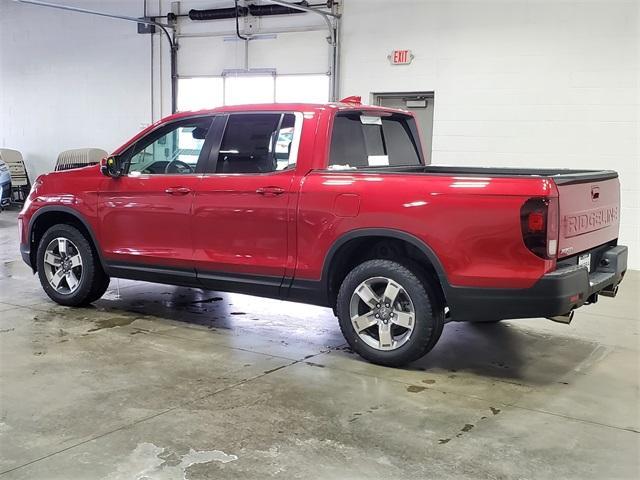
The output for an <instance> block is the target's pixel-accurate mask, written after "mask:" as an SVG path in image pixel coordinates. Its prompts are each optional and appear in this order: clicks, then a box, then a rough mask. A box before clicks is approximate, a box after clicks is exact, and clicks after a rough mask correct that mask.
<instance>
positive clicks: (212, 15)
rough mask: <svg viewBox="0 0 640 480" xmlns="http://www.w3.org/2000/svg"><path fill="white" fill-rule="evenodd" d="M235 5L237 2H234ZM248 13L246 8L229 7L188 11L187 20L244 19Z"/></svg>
mask: <svg viewBox="0 0 640 480" xmlns="http://www.w3.org/2000/svg"><path fill="white" fill-rule="evenodd" d="M236 3H237V2H236ZM248 13H249V9H248V8H247V7H238V6H236V7H231V8H216V9H207V10H196V9H191V10H189V18H190V19H191V20H195V21H203V20H224V19H227V18H235V17H246V16H247V14H248Z"/></svg>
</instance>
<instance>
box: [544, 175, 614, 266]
mask: <svg viewBox="0 0 640 480" xmlns="http://www.w3.org/2000/svg"><path fill="white" fill-rule="evenodd" d="M556 184H557V186H558V192H559V196H560V200H559V203H560V232H559V239H558V257H559V258H563V257H568V256H570V255H575V254H577V253H580V252H584V251H585V250H589V249H591V248H594V247H597V246H599V245H602V244H605V243H607V242H609V241H611V240H614V239H616V238H618V228H619V225H620V183H619V181H618V179H617V178H611V179H606V180H595V179H594V180H593V181H580V182H563V181H562V180H561V178H558V179H557V180H556Z"/></svg>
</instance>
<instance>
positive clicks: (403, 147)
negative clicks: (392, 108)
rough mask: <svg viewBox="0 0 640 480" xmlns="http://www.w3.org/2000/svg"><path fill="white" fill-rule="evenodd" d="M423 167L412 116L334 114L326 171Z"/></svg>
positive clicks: (395, 114)
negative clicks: (327, 169)
mask: <svg viewBox="0 0 640 480" xmlns="http://www.w3.org/2000/svg"><path fill="white" fill-rule="evenodd" d="M423 164H424V162H423V160H422V151H421V149H420V142H419V137H418V132H417V127H416V123H415V120H414V119H413V117H412V116H410V115H403V114H399V113H394V114H382V115H381V114H379V113H377V112H376V113H371V112H360V111H350V112H341V113H338V114H337V115H336V117H335V119H334V121H333V131H332V134H331V148H330V152H329V166H328V168H329V170H353V169H362V168H372V167H374V168H375V167H399V166H416V165H423Z"/></svg>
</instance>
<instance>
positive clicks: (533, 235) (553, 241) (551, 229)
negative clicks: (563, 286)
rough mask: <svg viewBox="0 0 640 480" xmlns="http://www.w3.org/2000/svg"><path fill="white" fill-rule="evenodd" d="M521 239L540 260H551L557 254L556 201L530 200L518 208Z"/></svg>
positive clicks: (551, 199) (552, 199)
mask: <svg viewBox="0 0 640 480" xmlns="http://www.w3.org/2000/svg"><path fill="white" fill-rule="evenodd" d="M520 227H521V228H522V239H523V240H524V244H525V245H526V246H527V248H528V249H529V250H531V251H532V252H533V253H535V254H536V255H537V256H539V257H540V258H545V259H552V258H555V257H556V254H557V253H558V199H557V198H546V197H544V198H543V197H534V198H530V199H529V200H527V201H526V202H524V205H522V208H520Z"/></svg>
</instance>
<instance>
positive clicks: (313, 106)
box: [157, 102, 409, 123]
mask: <svg viewBox="0 0 640 480" xmlns="http://www.w3.org/2000/svg"><path fill="white" fill-rule="evenodd" d="M325 109H336V110H339V111H344V110H375V111H381V112H389V113H404V114H408V113H409V112H408V111H406V110H401V109H396V108H388V107H381V106H378V105H365V104H360V103H341V102H331V103H255V104H248V105H226V106H223V107H216V108H209V109H202V110H189V111H183V112H178V113H174V114H173V115H169V116H167V117H165V118H163V119H162V120H160V121H159V122H157V123H164V122H166V121H169V120H175V119H179V118H183V117H189V116H191V115H194V114H195V115H197V114H207V113H225V112H247V111H252V112H262V111H283V110H286V111H290V112H317V111H321V110H325Z"/></svg>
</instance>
